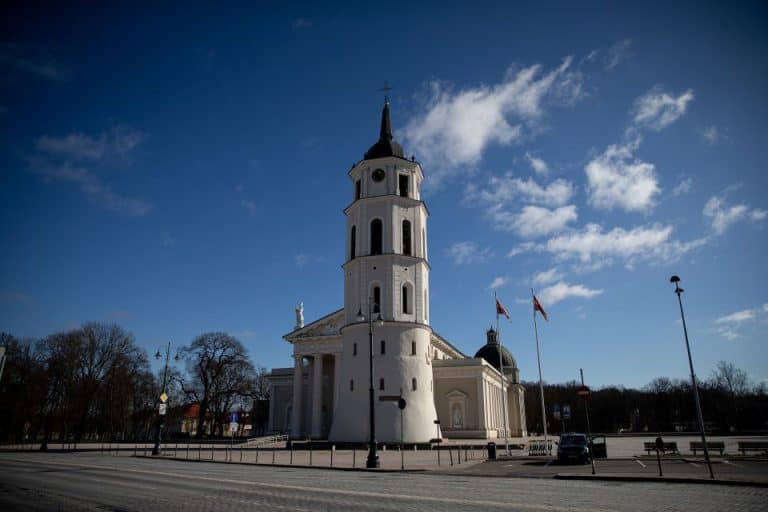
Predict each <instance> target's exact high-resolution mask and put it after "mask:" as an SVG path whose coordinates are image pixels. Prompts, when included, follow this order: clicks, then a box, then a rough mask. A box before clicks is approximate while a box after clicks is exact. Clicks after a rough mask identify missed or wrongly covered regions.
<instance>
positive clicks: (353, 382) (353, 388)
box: [349, 379, 355, 391]
mask: <svg viewBox="0 0 768 512" xmlns="http://www.w3.org/2000/svg"><path fill="white" fill-rule="evenodd" d="M349 390H350V391H354V390H355V380H354V379H349Z"/></svg>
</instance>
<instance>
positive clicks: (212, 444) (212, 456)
mask: <svg viewBox="0 0 768 512" xmlns="http://www.w3.org/2000/svg"><path fill="white" fill-rule="evenodd" d="M211 460H213V444H211Z"/></svg>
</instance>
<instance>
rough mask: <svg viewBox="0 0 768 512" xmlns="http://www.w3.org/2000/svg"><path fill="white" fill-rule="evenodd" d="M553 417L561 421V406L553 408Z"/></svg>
mask: <svg viewBox="0 0 768 512" xmlns="http://www.w3.org/2000/svg"><path fill="white" fill-rule="evenodd" d="M552 417H553V418H555V419H556V420H559V419H560V406H559V405H557V404H555V405H553V406H552Z"/></svg>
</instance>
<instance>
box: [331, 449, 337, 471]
mask: <svg viewBox="0 0 768 512" xmlns="http://www.w3.org/2000/svg"><path fill="white" fill-rule="evenodd" d="M335 451H336V446H335V445H331V467H333V452H335Z"/></svg>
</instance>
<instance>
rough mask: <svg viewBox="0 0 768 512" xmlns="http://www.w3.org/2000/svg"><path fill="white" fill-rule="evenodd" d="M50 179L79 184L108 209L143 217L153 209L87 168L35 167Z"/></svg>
mask: <svg viewBox="0 0 768 512" xmlns="http://www.w3.org/2000/svg"><path fill="white" fill-rule="evenodd" d="M35 172H37V173H39V174H42V175H43V176H44V177H45V178H46V179H48V180H56V181H64V182H69V183H75V184H77V185H79V187H80V190H81V191H82V192H83V194H84V195H85V196H86V198H87V199H88V200H90V201H91V202H93V203H95V204H98V205H101V206H103V207H104V208H106V209H108V210H112V211H114V212H118V213H124V214H126V215H130V216H132V217H141V216H144V215H146V214H148V213H149V212H150V210H152V205H151V204H150V203H148V202H146V201H144V200H142V199H136V198H131V197H125V196H123V195H121V194H118V193H117V192H114V191H113V190H112V189H111V188H110V187H109V186H107V185H105V184H104V183H103V182H102V181H101V179H100V178H99V177H98V176H96V175H95V174H93V173H91V172H90V171H88V170H87V169H83V168H75V167H70V166H68V165H61V166H59V167H45V168H39V169H35Z"/></svg>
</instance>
